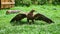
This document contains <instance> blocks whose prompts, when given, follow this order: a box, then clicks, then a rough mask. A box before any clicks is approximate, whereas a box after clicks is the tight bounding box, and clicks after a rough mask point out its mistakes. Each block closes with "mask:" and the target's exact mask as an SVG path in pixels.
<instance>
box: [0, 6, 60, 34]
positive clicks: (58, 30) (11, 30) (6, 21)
mask: <svg viewBox="0 0 60 34" xmlns="http://www.w3.org/2000/svg"><path fill="white" fill-rule="evenodd" d="M31 9H35V10H36V12H35V13H41V14H43V15H45V16H46V17H48V18H50V19H51V20H53V21H54V22H55V23H51V24H48V23H46V22H44V21H35V24H31V25H28V24H23V25H15V26H12V25H11V23H10V20H11V19H12V18H13V17H14V16H15V15H16V14H10V15H6V10H21V11H23V12H29V11H30V10H31ZM22 21H23V22H22V23H24V22H27V21H26V18H25V19H23V20H22ZM0 34H60V6H59V5H57V6H53V5H52V6H51V5H50V6H49V5H42V6H41V5H39V6H33V5H32V6H30V7H21V6H18V7H14V8H11V9H3V10H0Z"/></svg>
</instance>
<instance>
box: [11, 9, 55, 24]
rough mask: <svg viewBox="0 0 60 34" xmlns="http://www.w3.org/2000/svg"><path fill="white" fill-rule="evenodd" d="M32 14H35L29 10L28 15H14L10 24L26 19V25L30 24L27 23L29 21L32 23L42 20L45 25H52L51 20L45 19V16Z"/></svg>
mask: <svg viewBox="0 0 60 34" xmlns="http://www.w3.org/2000/svg"><path fill="white" fill-rule="evenodd" d="M33 12H35V10H31V11H30V12H29V13H27V14H26V13H25V14H18V15H16V16H15V17H14V18H13V19H12V20H11V21H10V22H13V21H20V20H22V19H23V18H27V23H29V24H31V23H30V22H29V20H31V21H32V22H33V23H34V20H42V21H45V22H47V23H54V22H53V21H52V20H51V19H49V18H47V17H46V16H44V15H42V14H40V13H38V14H35V15H34V14H33Z"/></svg>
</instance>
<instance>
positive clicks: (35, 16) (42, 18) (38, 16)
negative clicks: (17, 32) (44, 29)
mask: <svg viewBox="0 0 60 34" xmlns="http://www.w3.org/2000/svg"><path fill="white" fill-rule="evenodd" d="M34 19H35V20H42V21H45V22H47V23H54V22H53V21H52V20H51V19H49V18H47V17H46V16H44V15H42V14H40V13H38V14H36V15H34Z"/></svg>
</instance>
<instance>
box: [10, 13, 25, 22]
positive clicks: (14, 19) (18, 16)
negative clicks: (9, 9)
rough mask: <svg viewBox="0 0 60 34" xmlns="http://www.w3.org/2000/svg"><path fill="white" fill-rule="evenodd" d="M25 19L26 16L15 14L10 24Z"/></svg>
mask: <svg viewBox="0 0 60 34" xmlns="http://www.w3.org/2000/svg"><path fill="white" fill-rule="evenodd" d="M25 17H26V14H17V15H16V16H15V17H13V18H12V20H11V21H10V22H13V21H19V20H22V19H23V18H25Z"/></svg>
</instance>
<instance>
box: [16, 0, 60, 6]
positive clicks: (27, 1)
mask: <svg viewBox="0 0 60 34" xmlns="http://www.w3.org/2000/svg"><path fill="white" fill-rule="evenodd" d="M15 3H16V4H15V5H16V6H18V5H22V6H23V5H31V4H35V5H44V4H54V5H56V4H57V5H60V0H15Z"/></svg>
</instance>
